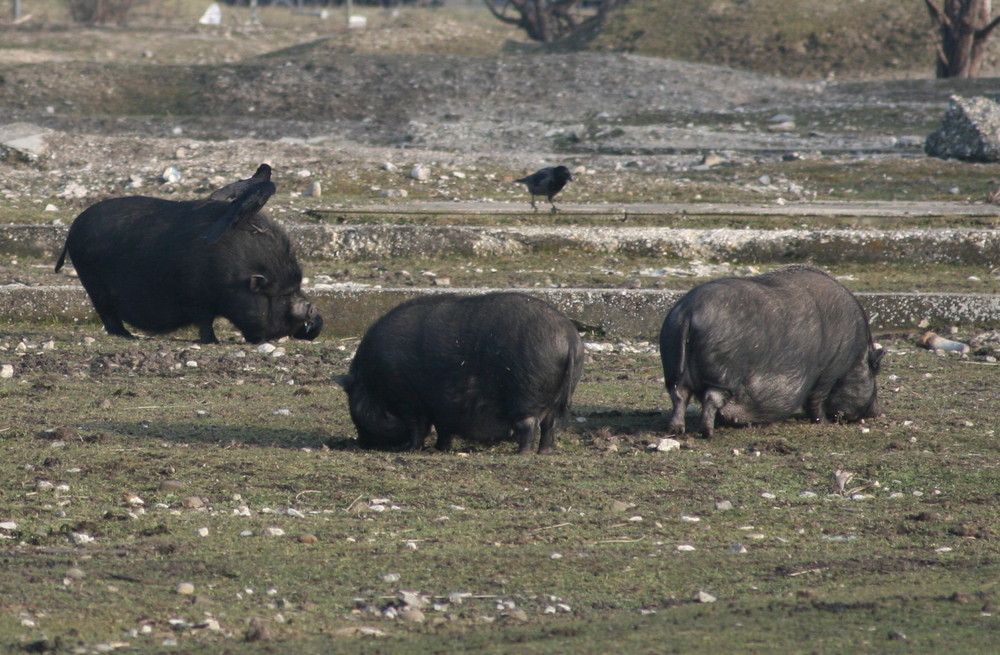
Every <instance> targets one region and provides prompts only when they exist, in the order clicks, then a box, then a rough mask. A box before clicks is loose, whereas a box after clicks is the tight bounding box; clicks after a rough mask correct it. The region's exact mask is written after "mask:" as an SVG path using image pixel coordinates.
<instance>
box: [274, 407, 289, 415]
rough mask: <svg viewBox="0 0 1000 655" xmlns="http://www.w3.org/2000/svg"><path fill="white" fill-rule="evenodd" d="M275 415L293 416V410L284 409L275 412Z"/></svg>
mask: <svg viewBox="0 0 1000 655" xmlns="http://www.w3.org/2000/svg"><path fill="white" fill-rule="evenodd" d="M274 415H275V416H291V415H292V410H290V409H287V408H285V407H282V408H281V409H277V410H275V411H274Z"/></svg>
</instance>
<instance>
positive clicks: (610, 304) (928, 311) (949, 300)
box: [0, 285, 1000, 340]
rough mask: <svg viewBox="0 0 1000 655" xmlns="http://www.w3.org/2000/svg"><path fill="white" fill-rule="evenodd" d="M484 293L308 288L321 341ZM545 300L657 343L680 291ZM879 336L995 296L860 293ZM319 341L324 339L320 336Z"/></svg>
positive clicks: (990, 313)
mask: <svg viewBox="0 0 1000 655" xmlns="http://www.w3.org/2000/svg"><path fill="white" fill-rule="evenodd" d="M446 291H450V292H453V293H465V294H473V293H486V292H488V291H491V289H468V288H465V289H444V290H439V289H428V288H411V287H406V288H389V289H373V288H357V287H341V286H335V285H320V286H317V287H312V288H308V289H306V293H307V294H309V296H310V298H311V299H312V300H313V302H314V303H316V304H317V305H318V307H319V309H320V311H321V312H322V314H323V318H324V322H325V328H324V329H325V332H324V337H346V336H360V335H361V334H363V333H364V331H365V330H366V329H367V328H368V326H369V325H371V323H372V322H374V321H375V319H377V318H378V317H379V316H381V315H382V314H384V313H385V312H386V311H388V310H389V309H391V308H392V307H395V306H396V305H397V304H399V303H401V302H403V301H404V300H407V299H409V298H413V297H416V296H419V295H424V294H428V293H443V292H446ZM519 291H523V292H524V293H527V294H530V295H533V296H538V297H541V298H544V299H546V300H548V301H549V302H551V303H552V304H553V305H555V306H556V307H559V308H560V309H561V310H562V311H564V312H566V314H567V315H569V316H570V317H571V318H573V319H574V320H576V321H577V322H578V323H580V324H582V325H583V326H586V327H589V328H591V329H594V330H598V331H601V332H603V333H604V334H606V335H608V336H611V337H620V338H640V339H649V340H654V339H656V337H657V335H658V334H659V331H660V326H661V324H662V323H663V318H664V317H665V316H666V315H667V312H668V311H669V310H670V308H671V307H672V306H673V304H674V303H675V302H676V301H677V299H678V298H680V297H681V296H682V295H683V294H684V292H683V291H668V290H653V289H638V290H631V289H519ZM857 297H858V300H859V301H860V302H861V304H862V305H863V306H864V307H865V309H866V310H867V311H868V314H869V316H870V317H871V318H872V329H873V330H874V331H876V332H899V331H910V330H915V329H917V328H918V325H919V324H921V323H922V322H925V321H926V323H923V324H924V325H930V326H931V327H936V328H941V327H944V326H948V325H977V326H982V327H1000V295H992V294H973V293H859V294H857ZM0 318H2V319H4V320H8V321H15V322H52V321H57V322H79V321H87V322H95V329H99V328H98V327H96V321H97V317H96V315H95V314H94V310H93V307H92V306H91V304H90V300H89V299H88V298H87V295H86V293H85V292H84V290H83V288H82V287H80V286H71V285H67V286H58V287H25V286H17V285H10V286H5V287H0ZM321 338H323V337H321Z"/></svg>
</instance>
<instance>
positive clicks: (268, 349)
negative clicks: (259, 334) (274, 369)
mask: <svg viewBox="0 0 1000 655" xmlns="http://www.w3.org/2000/svg"><path fill="white" fill-rule="evenodd" d="M277 349H278V347H277V346H275V345H274V344H273V343H262V344H260V345H259V346H257V352H259V353H261V354H262V355H270V354H271V353H273V352H274V351H275V350H277Z"/></svg>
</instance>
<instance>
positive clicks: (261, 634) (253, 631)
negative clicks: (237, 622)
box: [243, 617, 271, 641]
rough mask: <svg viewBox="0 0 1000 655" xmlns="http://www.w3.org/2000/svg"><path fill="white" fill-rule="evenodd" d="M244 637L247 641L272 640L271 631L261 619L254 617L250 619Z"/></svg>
mask: <svg viewBox="0 0 1000 655" xmlns="http://www.w3.org/2000/svg"><path fill="white" fill-rule="evenodd" d="M243 639H244V640H245V641H270V640H271V633H270V632H268V630H267V626H266V625H264V623H263V622H262V621H261V620H260V619H258V618H256V617H254V618H252V619H250V623H249V624H248V625H247V629H246V632H244V633H243Z"/></svg>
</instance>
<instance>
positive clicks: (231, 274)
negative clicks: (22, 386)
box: [56, 166, 323, 343]
mask: <svg viewBox="0 0 1000 655" xmlns="http://www.w3.org/2000/svg"><path fill="white" fill-rule="evenodd" d="M274 191H275V186H274V184H273V183H272V182H271V181H270V168H269V167H267V166H261V167H260V168H259V169H258V170H257V173H255V175H254V177H252V178H250V179H249V180H242V181H240V182H236V183H234V184H231V185H229V186H228V187H225V188H224V189H220V190H218V191H216V192H215V193H213V194H212V195H211V196H209V197H208V198H207V199H203V200H193V201H184V202H178V201H173V200H161V199H159V198H146V197H141V196H132V197H127V198H112V199H110V200H103V201H101V202H98V203H97V204H95V205H92V206H91V207H89V208H87V209H86V210H84V212H83V213H81V214H80V215H79V216H77V218H76V220H74V221H73V224H72V225H71V226H70V228H69V234H68V236H67V237H66V246H65V247H64V248H63V251H62V254H61V255H60V256H59V261H58V262H57V263H56V272H58V271H59V270H60V269H61V268H62V266H63V262H64V261H65V259H66V255H67V253H68V254H69V256H70V258H71V259H72V260H73V265H74V266H75V267H76V271H77V274H78V275H79V276H80V282H81V283H82V284H83V287H84V289H86V291H87V294H88V295H89V296H90V300H91V302H93V304H94V309H96V310H97V313H98V315H99V316H100V318H101V321H102V322H103V323H104V329H105V330H107V332H108V334H114V335H118V336H123V337H131V336H132V334H131V333H130V332H129V331H128V330H127V329H126V328H125V325H124V323H129V324H131V325H133V326H135V327H137V328H139V329H141V330H145V331H148V332H153V333H160V334H161V333H166V332H171V331H173V330H176V329H178V328H181V327H184V326H187V325H196V326H197V327H198V334H199V338H200V341H201V342H203V343H216V342H217V341H218V340H217V339H216V336H215V330H214V329H213V327H212V324H213V321H214V319H215V318H216V317H217V316H222V317H225V318H226V319H228V320H229V321H230V322H231V323H232V324H233V325H235V326H236V327H237V328H238V329H239V330H240V332H242V333H243V337H244V338H245V339H246V340H247V341H249V342H251V343H260V342H262V341H267V340H270V339H277V338H279V337H284V336H289V335H291V336H293V337H295V338H297V339H315V338H316V336H317V335H318V334H319V332H320V329H321V328H322V326H323V319H322V317H321V316H320V315H319V312H318V311H317V310H316V308H315V307H314V306H313V305H312V304H311V303H310V302H309V300H308V299H307V298H306V296H305V295H304V294H303V293H302V289H301V286H302V269H300V268H299V264H298V262H297V261H296V259H295V254H294V252H293V251H292V246H291V244H290V243H289V241H288V236H287V235H286V234H285V231H284V230H283V229H282V228H281V226H279V225H278V224H277V223H275V222H274V221H272V220H270V219H269V218H268V217H267V216H266V215H265V214H264V213H262V212H261V208H262V207H263V206H264V204H265V203H266V202H267V200H268V198H270V197H271V195H272V194H273V193H274ZM229 197H233V199H232V201H231V202H230V201H228V200H227V198H229Z"/></svg>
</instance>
